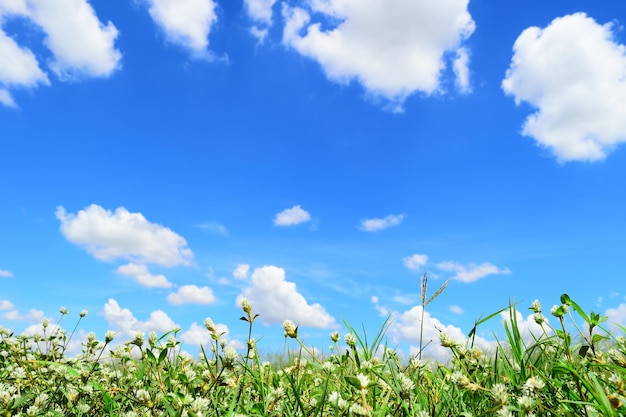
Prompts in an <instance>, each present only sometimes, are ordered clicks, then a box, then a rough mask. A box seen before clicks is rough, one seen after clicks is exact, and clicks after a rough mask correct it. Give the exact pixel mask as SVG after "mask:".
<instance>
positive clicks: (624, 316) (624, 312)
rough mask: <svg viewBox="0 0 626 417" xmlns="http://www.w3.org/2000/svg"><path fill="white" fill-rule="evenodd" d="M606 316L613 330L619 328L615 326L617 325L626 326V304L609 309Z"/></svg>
mask: <svg viewBox="0 0 626 417" xmlns="http://www.w3.org/2000/svg"><path fill="white" fill-rule="evenodd" d="M605 314H606V316H607V317H608V318H609V320H608V324H609V326H611V328H612V329H616V328H617V326H615V324H616V323H617V324H621V325H622V326H624V325H626V304H620V305H619V306H617V307H616V308H609V309H607V310H606V312H605Z"/></svg>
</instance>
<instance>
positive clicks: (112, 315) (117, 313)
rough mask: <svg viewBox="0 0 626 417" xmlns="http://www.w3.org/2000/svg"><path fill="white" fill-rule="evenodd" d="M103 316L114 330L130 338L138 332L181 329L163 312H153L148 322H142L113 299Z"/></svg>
mask: <svg viewBox="0 0 626 417" xmlns="http://www.w3.org/2000/svg"><path fill="white" fill-rule="evenodd" d="M103 314H104V318H105V319H106V321H107V322H108V323H109V325H110V326H111V327H112V329H113V330H115V331H117V332H119V333H121V334H123V335H126V336H130V337H134V336H135V334H137V333H138V332H144V333H146V332H151V331H154V332H157V333H165V332H168V331H170V330H173V329H175V328H177V327H179V326H178V325H177V324H176V323H174V321H173V320H172V319H171V318H170V317H169V316H168V315H167V314H166V313H165V312H163V311H162V310H156V311H153V312H152V313H150V317H149V318H148V320H146V321H140V320H138V319H137V318H136V317H135V316H134V315H133V313H132V312H131V311H130V310H129V309H127V308H121V307H120V305H119V304H118V302H117V301H115V300H114V299H113V298H109V300H108V301H107V303H106V304H105V305H104V310H103Z"/></svg>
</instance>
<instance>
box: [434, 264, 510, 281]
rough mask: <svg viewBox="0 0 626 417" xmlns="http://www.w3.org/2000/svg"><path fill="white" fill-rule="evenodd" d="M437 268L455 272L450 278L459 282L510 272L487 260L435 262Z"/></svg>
mask: <svg viewBox="0 0 626 417" xmlns="http://www.w3.org/2000/svg"><path fill="white" fill-rule="evenodd" d="M437 268H439V269H441V270H444V271H449V272H455V273H456V275H454V276H453V277H452V279H454V280H457V281H461V282H474V281H477V280H479V279H481V278H484V277H486V276H487V275H493V274H510V273H511V271H510V270H509V269H508V268H499V267H497V266H495V265H493V264H490V263H489V262H484V263H482V264H480V265H474V264H470V265H461V264H458V263H456V262H441V263H439V264H437Z"/></svg>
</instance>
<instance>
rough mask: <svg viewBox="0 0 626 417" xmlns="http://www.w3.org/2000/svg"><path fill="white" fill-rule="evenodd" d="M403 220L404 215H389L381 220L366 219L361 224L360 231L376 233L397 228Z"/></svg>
mask: <svg viewBox="0 0 626 417" xmlns="http://www.w3.org/2000/svg"><path fill="white" fill-rule="evenodd" d="M402 220H404V214H390V215H388V216H385V217H384V218H382V219H366V220H363V221H362V222H361V226H360V227H359V229H360V230H362V231H364V232H377V231H379V230H384V229H388V228H390V227H393V226H397V225H399V224H400V223H402Z"/></svg>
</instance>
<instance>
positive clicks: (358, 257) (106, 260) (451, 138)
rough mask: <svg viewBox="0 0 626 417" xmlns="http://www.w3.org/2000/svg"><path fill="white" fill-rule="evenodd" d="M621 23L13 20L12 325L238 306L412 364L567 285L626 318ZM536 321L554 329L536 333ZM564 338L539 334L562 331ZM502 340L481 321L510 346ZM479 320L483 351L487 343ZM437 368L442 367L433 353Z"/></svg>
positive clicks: (208, 6) (3, 273) (251, 6)
mask: <svg viewBox="0 0 626 417" xmlns="http://www.w3.org/2000/svg"><path fill="white" fill-rule="evenodd" d="M625 22H626V7H624V6H621V5H620V6H618V5H617V3H616V2H614V1H608V0H598V1H595V2H583V1H568V2H548V3H546V2H543V1H535V0H531V1H526V2H498V1H488V2H468V1H463V0H445V1H437V2H427V1H416V2H407V1H402V0H385V1H381V0H300V1H294V0H284V1H275V0H228V1H224V0H179V1H177V2H174V3H171V2H168V1H165V0H145V1H139V0H136V1H132V0H131V1H127V2H115V4H112V3H111V2H108V1H102V0H98V1H96V0H92V1H90V2H88V1H86V0H57V1H55V2H49V1H47V0H0V24H1V27H0V28H1V30H2V31H1V32H0V129H1V133H0V196H2V204H0V324H2V325H3V326H5V327H8V328H11V329H13V330H14V331H16V332H18V333H20V332H23V331H26V332H30V333H32V332H35V331H37V328H39V323H41V321H42V319H43V318H46V317H47V318H50V319H51V320H53V321H56V320H57V317H58V309H59V307H61V306H65V307H67V308H68V309H69V310H70V313H71V314H73V316H70V317H69V318H65V319H64V322H62V325H64V326H66V327H70V326H73V322H72V321H71V320H73V319H74V318H77V316H78V313H79V312H80V311H81V310H82V309H87V310H88V311H89V314H88V316H87V317H85V319H84V320H83V322H82V323H81V329H82V330H81V333H80V335H79V336H78V337H77V341H80V340H81V339H80V338H84V337H85V335H86V332H88V331H95V332H96V333H97V334H98V336H99V337H100V338H103V337H104V332H105V331H106V330H108V329H112V330H114V331H116V332H117V334H118V340H123V339H124V338H129V337H132V336H133V335H134V334H135V333H136V332H140V331H141V332H149V331H152V330H154V331H157V332H164V331H167V330H170V329H171V328H173V327H179V328H180V329H181V331H180V333H179V334H180V335H181V337H182V338H183V340H184V341H185V343H186V345H187V346H188V347H189V349H190V350H192V351H193V349H194V347H195V346H197V345H198V344H200V343H205V342H206V341H207V340H208V334H207V332H206V331H205V330H204V329H203V327H202V321H203V320H204V318H205V317H211V318H212V319H213V320H214V321H215V322H216V323H220V324H221V325H223V326H224V330H227V331H228V336H227V337H228V338H229V340H230V341H231V342H232V343H234V344H235V345H237V343H240V342H241V341H242V340H244V339H245V336H246V332H247V328H246V327H245V323H243V322H240V321H239V320H238V318H239V317H240V316H241V311H240V310H239V306H238V303H239V301H240V300H241V299H242V298H247V299H249V300H250V302H251V303H252V306H253V309H254V311H255V312H257V313H259V314H260V317H259V320H260V322H259V325H258V326H257V328H256V330H255V335H256V336H257V338H260V337H263V342H262V343H261V344H260V345H259V346H260V347H261V348H263V347H265V348H266V349H267V350H272V349H280V348H281V347H282V343H283V337H282V334H283V332H282V327H281V325H282V322H283V320H285V319H290V320H292V321H294V322H295V323H296V324H297V325H299V326H300V335H301V336H302V337H303V338H304V340H305V341H307V342H309V343H311V344H313V345H315V346H317V347H319V348H321V349H323V348H324V347H326V346H327V345H328V344H329V340H328V338H327V336H328V334H329V332H331V331H333V330H335V329H339V330H340V332H342V333H343V332H345V329H343V328H342V324H343V323H342V322H343V320H344V319H345V320H347V321H348V322H350V323H351V324H353V325H355V326H357V327H360V325H361V323H363V324H364V325H365V326H366V328H367V329H369V331H370V332H371V333H373V332H375V331H376V330H377V329H378V326H379V325H380V324H381V323H382V321H383V320H384V317H386V315H387V314H390V313H391V314H392V315H393V317H394V324H393V326H392V328H391V329H390V331H389V338H390V341H391V343H392V344H395V345H398V346H399V347H400V348H401V349H402V350H403V351H404V352H407V353H408V352H411V351H413V352H414V351H415V346H417V345H418V340H419V339H418V337H419V336H418V334H419V333H418V332H417V330H418V321H417V320H418V317H419V316H420V314H419V313H420V312H421V310H420V309H421V307H420V306H419V298H420V296H419V291H420V277H421V276H422V274H423V273H424V272H425V271H428V273H429V292H430V293H432V292H434V291H435V290H436V289H437V288H438V287H439V286H440V285H442V284H443V283H444V282H445V280H446V279H449V280H450V281H449V285H448V288H447V289H446V290H445V291H444V293H443V294H442V295H441V296H440V297H439V298H437V299H436V300H435V301H434V302H433V303H432V304H430V305H429V306H428V308H427V309H426V313H427V314H426V320H427V321H426V322H425V324H426V327H427V330H426V337H427V338H428V340H430V339H433V340H435V342H434V343H433V344H432V345H431V346H429V349H430V350H431V352H432V354H433V355H437V354H438V352H439V350H438V349H439V348H438V347H437V346H436V345H437V341H436V337H437V335H438V330H437V329H435V327H437V328H438V329H440V330H443V331H446V332H448V333H450V334H451V335H453V336H454V337H457V338H459V339H462V338H463V337H464V336H463V335H465V334H467V333H468V332H469V330H470V329H471V326H472V325H473V323H474V321H475V320H476V319H478V318H480V317H482V316H485V315H488V314H490V313H492V312H494V311H496V310H498V309H500V308H503V307H505V306H506V305H507V304H508V303H509V300H516V301H520V302H521V305H520V307H521V311H522V312H523V316H522V317H521V319H523V322H522V323H523V325H524V326H526V327H528V328H532V323H533V322H534V321H533V318H532V317H531V316H530V312H528V310H526V307H528V306H529V305H530V303H531V302H532V301H533V300H534V299H539V300H540V301H541V302H542V303H544V307H545V310H546V314H548V310H549V307H551V306H552V305H553V304H555V303H558V299H559V296H560V294H561V293H563V292H567V293H569V294H570V295H571V296H572V298H574V299H575V300H577V301H578V303H579V304H581V305H582V306H583V307H585V308H586V309H588V310H589V309H594V310H595V311H598V312H602V313H603V314H606V315H608V316H609V317H610V320H611V322H617V323H622V324H626V299H625V295H626V294H625V292H624V290H623V288H622V285H621V283H622V282H623V259H624V248H625V247H626V242H625V240H626V237H624V236H625V234H624V231H625V230H626V219H625V216H624V213H625V212H626V199H625V195H624V190H625V189H626V187H625V186H626V184H625V181H626V180H625V179H626V153H625V152H624V149H623V145H622V142H625V141H626V82H625V81H624V80H625V79H626V47H625V46H624V44H626V34H625V31H624V26H623V25H624V23H625ZM548 315H549V314H548ZM553 321H554V319H553ZM499 326H500V323H499V321H498V320H495V321H494V328H499ZM491 330H492V329H491V328H488V327H487V328H485V330H484V331H483V332H482V333H481V336H483V337H484V338H485V339H486V340H485V341H484V343H485V344H487V343H488V340H489V339H491V336H490V332H491ZM439 353H440V352H439Z"/></svg>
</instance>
